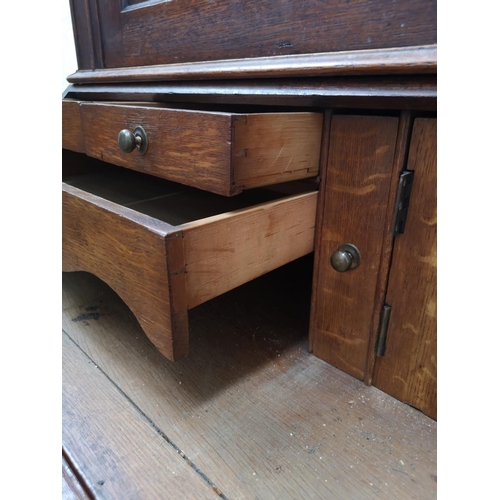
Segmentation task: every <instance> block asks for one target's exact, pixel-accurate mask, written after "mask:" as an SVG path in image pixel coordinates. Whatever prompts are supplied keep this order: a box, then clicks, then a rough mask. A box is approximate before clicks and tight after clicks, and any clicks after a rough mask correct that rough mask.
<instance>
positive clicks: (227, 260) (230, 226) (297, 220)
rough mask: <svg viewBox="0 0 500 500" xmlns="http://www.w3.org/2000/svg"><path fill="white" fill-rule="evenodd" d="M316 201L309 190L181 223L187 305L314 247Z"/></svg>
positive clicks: (221, 291)
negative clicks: (304, 192) (254, 205)
mask: <svg viewBox="0 0 500 500" xmlns="http://www.w3.org/2000/svg"><path fill="white" fill-rule="evenodd" d="M316 204H317V193H316V192H310V193H306V194H299V195H295V196H290V197H287V198H285V199H282V200H277V201H274V202H270V203H265V204H262V205H259V206H256V207H253V208H249V209H246V210H240V211H237V212H231V213H228V214H223V215H218V216H214V217H211V218H208V219H203V220H200V221H196V222H192V223H187V224H184V225H182V226H179V228H180V229H181V230H182V233H183V239H184V252H185V263H186V268H185V269H186V275H185V276H186V284H187V289H188V294H189V298H188V308H189V309H191V308H193V307H195V306H197V305H199V304H201V303H203V302H206V301H207V300H209V299H211V298H213V297H216V296H217V295H220V294H222V293H225V292H227V291H229V290H231V289H233V288H236V287H237V286H239V285H242V284H243V283H246V282H247V281H250V280H252V279H254V278H257V277H258V276H261V275H262V274H264V273H267V272H269V271H272V270H273V269H276V268H277V267H279V266H282V265H284V264H287V263H288V262H291V261H292V260H295V259H298V258H299V257H302V256H304V255H306V254H308V253H310V252H312V251H313V248H314V228H315V217H316Z"/></svg>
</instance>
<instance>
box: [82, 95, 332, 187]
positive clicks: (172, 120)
mask: <svg viewBox="0 0 500 500" xmlns="http://www.w3.org/2000/svg"><path fill="white" fill-rule="evenodd" d="M80 111H81V121H82V133H83V136H84V137H83V142H84V144H85V152H86V153H87V155H89V156H93V157H94V158H98V159H101V160H104V161H107V162H109V163H113V164H115V165H120V166H122V167H127V168H131V169H134V170H137V171H140V172H144V173H147V174H151V175H155V176H157V177H162V178H165V179H169V180H172V181H175V182H179V183H182V184H185V185H189V186H193V187H197V188H199V189H203V190H206V191H211V192H213V193H217V194H222V195H225V196H231V195H234V194H238V193H240V192H241V191H243V190H244V189H248V188H254V187H259V186H266V185H272V184H276V183H281V182H287V181H291V180H296V179H304V178H308V177H314V176H316V175H317V174H318V172H319V154H320V146H321V130H322V114H321V113H307V112H306V113H254V114H236V113H226V112H209V111H199V110H186V109H171V108H166V107H162V106H138V105H121V104H105V103H80ZM137 126H141V127H142V128H143V129H144V131H145V133H146V136H147V139H148V148H147V151H146V152H145V153H144V154H140V153H139V152H138V151H137V150H133V151H132V152H131V153H124V152H123V151H122V150H121V149H120V147H119V145H118V139H117V138H118V134H119V133H120V131H122V130H129V131H130V132H133V131H134V130H135V128H136V127H137Z"/></svg>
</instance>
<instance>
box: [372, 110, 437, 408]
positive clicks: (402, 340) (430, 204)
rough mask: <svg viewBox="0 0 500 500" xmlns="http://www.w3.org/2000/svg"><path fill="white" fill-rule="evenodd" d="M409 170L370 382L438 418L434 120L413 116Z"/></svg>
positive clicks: (435, 152) (435, 121) (435, 138)
mask: <svg viewBox="0 0 500 500" xmlns="http://www.w3.org/2000/svg"><path fill="white" fill-rule="evenodd" d="M408 170H413V171H414V172H415V174H414V179H413V188H412V194H411V199H410V207H409V211H408V218H407V221H406V225H405V232H404V234H402V235H398V236H397V237H396V239H395V243H394V254H393V260H392V266H391V271H390V276H389V286H388V290H387V296H386V303H387V304H389V305H390V306H391V307H392V311H391V318H390V323H389V329H388V331H387V341H386V349H385V355H384V356H383V357H379V358H377V360H376V363H375V370H374V375H373V384H374V385H375V386H377V387H379V388H381V389H382V390H383V391H385V392H387V393H389V394H391V395H393V396H394V397H396V398H398V399H400V400H401V401H405V402H408V403H409V404H411V405H413V406H415V407H417V408H419V409H421V410H422V411H423V412H424V413H426V414H427V415H429V416H431V417H432V418H437V281H436V279H437V199H436V187H437V120H435V119H424V118H418V119H416V120H415V124H414V127H413V133H412V140H411V145H410V153H409V157H408Z"/></svg>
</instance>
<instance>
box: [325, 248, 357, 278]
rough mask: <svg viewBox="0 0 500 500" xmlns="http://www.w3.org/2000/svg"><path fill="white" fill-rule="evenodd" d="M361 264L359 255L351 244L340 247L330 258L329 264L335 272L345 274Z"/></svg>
mask: <svg viewBox="0 0 500 500" xmlns="http://www.w3.org/2000/svg"><path fill="white" fill-rule="evenodd" d="M360 262H361V254H360V253H359V250H358V249H357V248H356V247H355V246H354V245H353V244H352V243H344V244H342V245H340V246H339V247H338V248H337V250H335V252H333V254H332V256H331V258H330V264H331V265H332V267H333V269H335V271H338V272H339V273H345V272H346V271H352V270H353V269H356V268H357V267H358V266H359V264H360Z"/></svg>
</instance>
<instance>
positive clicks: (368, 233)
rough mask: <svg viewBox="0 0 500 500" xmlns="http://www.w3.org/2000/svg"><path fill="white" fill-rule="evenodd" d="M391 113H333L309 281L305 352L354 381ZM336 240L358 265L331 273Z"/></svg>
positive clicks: (386, 171)
mask: <svg viewBox="0 0 500 500" xmlns="http://www.w3.org/2000/svg"><path fill="white" fill-rule="evenodd" d="M397 130H398V119H397V118H392V117H378V116H347V115H334V116H333V117H332V122H331V132H330V146H329V153H328V163H327V168H326V175H325V178H324V179H323V187H322V189H323V190H324V201H323V203H324V205H323V207H320V208H319V209H320V210H322V211H323V215H322V225H321V228H319V231H320V245H319V248H317V252H316V256H315V258H316V259H317V260H318V266H317V272H316V275H315V283H314V285H313V286H314V287H315V288H316V302H315V304H313V306H312V307H313V308H314V309H313V311H312V321H311V336H312V339H311V343H312V349H313V353H314V354H315V355H316V356H318V357H320V358H321V359H323V360H325V361H327V362H329V363H331V364H333V365H334V366H336V367H338V368H340V369H341V370H344V371H346V372H347V373H350V374H351V375H353V376H355V377H357V378H360V379H362V378H363V377H364V372H365V362H366V357H367V348H368V342H369V339H370V333H371V330H372V328H373V325H372V316H373V311H374V307H375V292H376V286H377V280H378V279H379V266H380V258H381V253H382V244H383V236H384V229H385V216H386V212H387V206H388V202H389V200H388V196H389V189H390V181H391V175H392V167H393V160H394V152H395V144H396V137H397ZM343 243H352V244H354V245H356V246H357V247H358V249H359V250H360V253H361V265H360V266H359V267H358V268H357V269H355V270H353V271H347V272H345V273H339V272H337V271H335V270H334V269H333V268H332V266H331V265H330V257H331V255H332V254H333V252H335V251H336V250H337V248H338V247H339V246H340V245H341V244H343Z"/></svg>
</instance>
